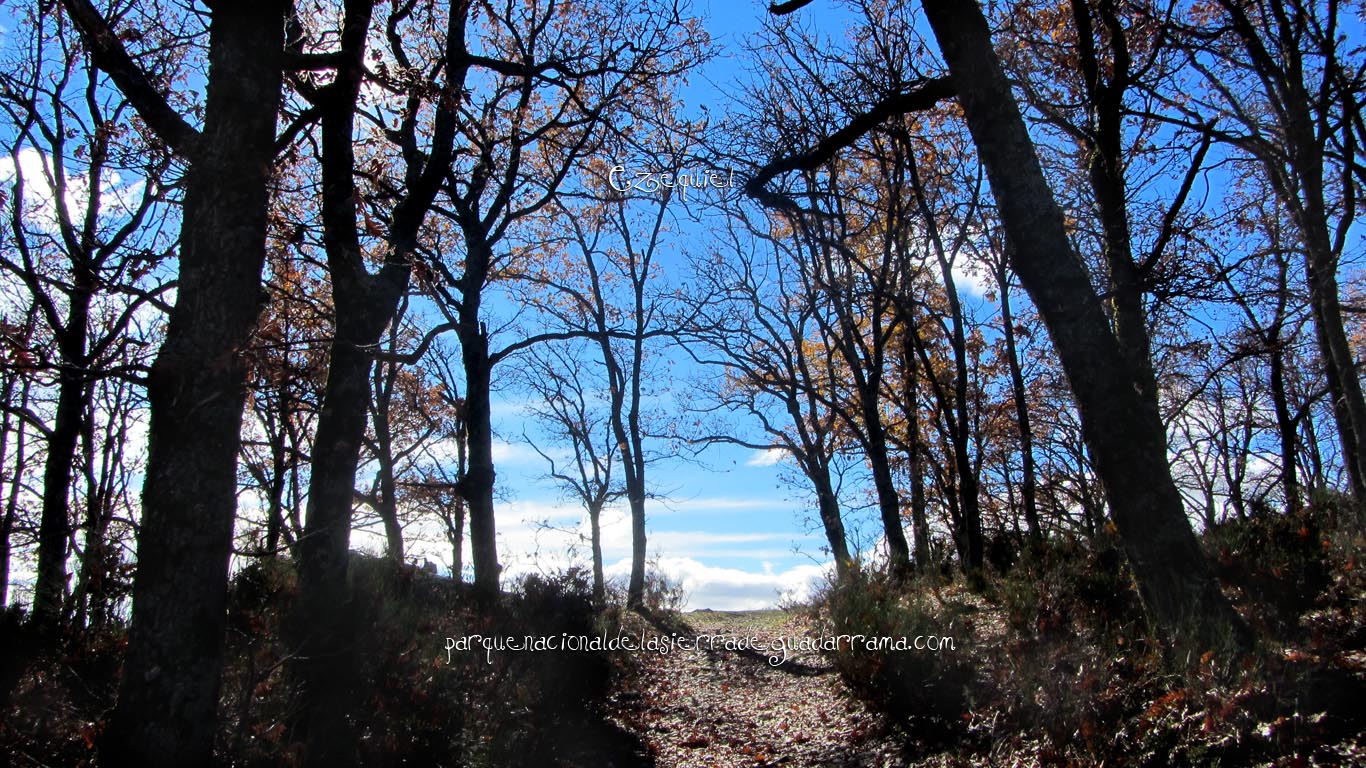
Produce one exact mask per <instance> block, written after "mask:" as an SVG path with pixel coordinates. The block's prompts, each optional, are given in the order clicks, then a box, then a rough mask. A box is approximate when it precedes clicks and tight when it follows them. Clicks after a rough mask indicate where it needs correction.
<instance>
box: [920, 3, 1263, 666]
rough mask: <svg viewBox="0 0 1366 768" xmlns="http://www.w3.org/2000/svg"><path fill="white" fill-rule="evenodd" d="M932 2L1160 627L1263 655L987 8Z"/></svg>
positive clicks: (1168, 633) (1028, 281)
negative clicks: (1203, 535) (1093, 277)
mask: <svg viewBox="0 0 1366 768" xmlns="http://www.w3.org/2000/svg"><path fill="white" fill-rule="evenodd" d="M923 5H924V8H925V11H926V16H927V17H928V19H929V22H930V25H931V27H932V28H933V30H934V33H935V37H936V38H937V39H938V41H939V45H940V48H941V49H942V51H943V55H944V58H945V61H946V62H947V63H948V65H949V71H950V73H951V75H952V78H953V82H954V84H955V86H956V87H957V91H958V99H959V103H960V104H961V106H962V109H963V113H964V117H965V119H966V121H967V124H968V128H969V130H970V131H971V133H972V136H973V139H974V142H975V143H976V146H977V150H978V153H979V155H980V157H981V159H982V163H983V164H984V165H985V167H986V170H987V175H988V178H989V179H990V182H991V187H992V190H993V192H994V194H995V197H996V201H997V205H998V206H999V208H1000V214H1001V220H1002V223H1003V225H1004V227H1005V231H1006V234H1007V236H1008V237H1009V238H1010V241H1011V245H1012V252H1011V263H1012V266H1013V267H1014V269H1015V272H1016V274H1018V275H1019V276H1020V280H1021V282H1022V283H1023V284H1024V286H1025V289H1026V290H1027V291H1028V292H1029V294H1030V296H1031V298H1033V300H1034V304H1035V306H1037V307H1038V308H1039V312H1040V314H1041V315H1042V317H1043V319H1044V322H1045V324H1046V325H1047V327H1048V330H1049V333H1050V335H1051V336H1052V339H1053V344H1054V347H1055V348H1056V349H1057V352H1058V356H1059V358H1060V360H1061V362H1062V366H1063V369H1064V371H1065V372H1066V374H1067V378H1068V381H1069V383H1070V384H1071V387H1072V391H1073V394H1074V396H1075V397H1076V401H1077V408H1078V412H1079V414H1080V416H1081V421H1082V431H1083V435H1084V436H1085V439H1086V444H1087V446H1088V447H1089V448H1090V451H1091V455H1092V458H1093V460H1094V463H1095V469H1096V473H1097V474H1098V475H1099V477H1100V478H1101V481H1102V483H1103V484H1104V485H1105V489H1106V491H1107V494H1108V496H1109V499H1110V506H1111V509H1112V511H1113V516H1114V521H1115V524H1116V526H1117V527H1118V529H1119V533H1120V537H1121V540H1122V542H1123V545H1124V549H1125V552H1126V554H1127V555H1128V558H1129V561H1130V563H1131V565H1132V566H1133V571H1134V576H1135V578H1136V580H1137V582H1138V588H1139V593H1140V595H1141V596H1142V599H1143V604H1144V607H1145V610H1146V613H1147V616H1148V620H1149V621H1150V622H1151V623H1152V625H1153V626H1154V628H1155V629H1156V630H1157V631H1158V632H1159V633H1160V634H1161V635H1162V637H1163V638H1164V639H1165V640H1166V641H1167V643H1168V648H1169V650H1170V651H1171V652H1172V654H1173V656H1172V658H1173V660H1175V661H1178V662H1180V661H1193V660H1194V659H1196V658H1198V657H1199V656H1200V655H1201V653H1203V652H1204V651H1206V650H1220V651H1223V650H1235V649H1236V650H1245V649H1247V648H1249V647H1251V642H1252V638H1251V634H1250V633H1249V631H1248V629H1247V627H1246V626H1245V625H1244V624H1243V622H1242V621H1241V619H1240V618H1239V617H1238V615H1237V614H1236V613H1235V612H1234V611H1233V609H1232V607H1231V606H1230V605H1229V603H1228V601H1227V599H1226V598H1225V597H1224V596H1223V594H1222V593H1221V592H1220V591H1219V586H1218V584H1217V583H1216V582H1215V581H1214V578H1213V576H1212V575H1211V573H1210V570H1209V567H1208V564H1207V563H1206V561H1205V559H1204V555H1203V553H1202V552H1201V550H1200V546H1199V543H1198V542H1197V541H1196V538H1195V534H1194V532H1193V531H1192V530H1191V526H1190V522H1189V521H1188V520H1187V519H1186V516H1185V510H1184V509H1183V508H1182V504H1181V495H1180V493H1179V492H1178V491H1177V488H1176V484H1175V483H1174V482H1173V481H1172V476H1171V469H1170V467H1169V465H1168V463H1167V443H1166V435H1165V433H1164V431H1163V426H1162V420H1161V416H1160V414H1159V413H1158V412H1157V410H1156V409H1155V408H1154V407H1153V403H1154V401H1155V398H1152V397H1149V396H1146V394H1147V393H1146V392H1145V391H1144V389H1145V387H1144V385H1145V384H1146V382H1147V380H1148V379H1147V377H1145V376H1143V375H1142V373H1141V371H1138V370H1135V369H1134V368H1133V366H1131V365H1130V364H1129V361H1128V358H1127V357H1126V355H1125V354H1124V351H1123V349H1122V347H1121V344H1120V342H1119V341H1118V340H1117V339H1116V338H1115V336H1114V335H1113V334H1112V333H1111V332H1110V329H1109V323H1108V321H1107V318H1106V316H1105V312H1104V311H1103V309H1102V307H1101V302H1100V299H1099V297H1098V296H1097V295H1096V293H1095V291H1094V289H1093V288H1092V287H1091V282H1090V276H1089V274H1088V273H1087V270H1086V267H1085V265H1084V264H1083V262H1082V260H1081V259H1080V257H1079V256H1078V255H1077V253H1076V252H1075V251H1074V250H1073V249H1072V246H1071V243H1070V241H1069V239H1068V236H1067V231H1066V228H1065V226H1064V223H1063V216H1062V211H1061V210H1060V209H1059V208H1058V206H1057V203H1056V201H1055V199H1054V197H1053V194H1052V190H1050V189H1049V187H1048V184H1047V182H1046V181H1045V179H1044V176H1043V172H1042V170H1041V168H1040V167H1039V161H1038V157H1037V155H1036V154H1035V150H1034V145H1033V143H1032V142H1031V140H1030V138H1029V134H1028V132H1027V130H1026V129H1025V124H1024V120H1023V118H1022V117H1021V115H1020V112H1019V108H1018V106H1017V105H1016V103H1015V99H1014V95H1013V94H1012V93H1011V90H1010V86H1009V83H1008V82H1007V81H1006V79H1005V76H1004V73H1003V72H1002V70H1001V65H1000V61H999V60H998V59H997V57H996V54H995V51H994V50H993V48H992V44H991V36H990V31H989V29H988V27H987V22H986V18H985V17H984V16H983V15H982V11H981V8H980V7H979V6H978V5H977V4H976V3H963V2H959V1H958V0H923Z"/></svg>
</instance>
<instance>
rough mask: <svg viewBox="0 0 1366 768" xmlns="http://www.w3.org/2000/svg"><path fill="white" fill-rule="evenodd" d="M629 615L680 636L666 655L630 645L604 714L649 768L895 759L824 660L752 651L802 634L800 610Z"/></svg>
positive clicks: (886, 736) (871, 715)
mask: <svg viewBox="0 0 1366 768" xmlns="http://www.w3.org/2000/svg"><path fill="white" fill-rule="evenodd" d="M632 620H633V622H634V621H636V620H638V621H639V622H640V624H639V625H636V626H628V629H630V630H632V631H633V632H635V633H636V634H639V633H640V632H642V631H644V632H646V633H650V634H653V635H654V636H656V637H661V638H669V637H673V636H677V637H680V638H687V639H688V642H684V643H679V644H677V645H674V646H673V647H672V648H670V649H669V651H668V652H658V651H655V652H650V651H638V652H636V654H635V656H634V661H635V663H636V665H637V668H636V669H635V670H634V673H633V674H632V675H630V676H629V677H630V678H631V680H630V682H629V683H628V684H624V685H623V686H621V689H619V690H617V691H616V692H615V693H614V694H613V696H612V699H611V701H612V710H613V711H612V713H611V714H612V717H613V719H614V720H616V721H617V722H618V723H620V724H621V725H622V726H623V727H625V728H626V729H628V730H629V731H631V732H633V733H635V734H636V735H637V736H638V737H639V738H640V739H641V740H642V741H643V742H644V743H645V745H646V747H647V749H648V750H649V751H650V753H651V756H652V757H653V758H654V760H655V765H656V766H658V768H711V767H712V766H715V768H740V767H742V766H743V768H754V767H755V766H780V765H781V766H823V767H826V766H828V767H830V768H836V767H838V768H844V766H851V767H852V766H898V765H902V764H903V759H902V758H901V751H900V747H899V743H898V741H897V740H896V739H894V738H893V737H892V736H891V734H890V733H889V730H888V728H887V726H886V723H885V720H884V718H883V716H882V715H879V714H877V713H875V712H872V711H870V710H869V709H868V707H866V706H865V705H864V704H863V703H862V702H860V701H858V700H856V699H855V698H854V697H852V696H850V695H849V694H848V691H847V689H846V687H845V685H844V683H843V682H842V681H841V679H840V677H839V675H838V674H837V673H836V672H835V669H834V668H833V667H832V666H831V665H830V662H829V661H828V660H826V659H825V658H823V657H822V656H821V655H820V654H818V653H811V652H805V653H802V652H789V653H788V655H787V659H786V661H784V662H782V663H780V664H778V665H776V666H775V665H773V664H770V663H769V658H768V654H769V653H772V652H773V651H760V650H756V648H764V649H774V648H776V647H777V645H778V642H779V640H780V639H786V640H788V641H789V643H790V641H791V640H794V639H796V638H801V637H803V636H805V635H806V634H807V632H808V629H807V626H806V619H804V618H803V617H802V616H801V615H800V614H795V613H789V612H784V611H778V610H769V611H739V612H723V611H694V612H691V613H686V614H673V615H669V616H667V617H664V618H660V619H656V620H654V621H652V622H649V624H650V626H648V627H647V626H645V624H646V622H645V620H643V619H638V617H634V616H632ZM699 635H701V636H706V637H708V638H715V639H712V640H711V641H710V648H696V647H691V646H693V645H694V644H695V643H693V642H692V639H693V638H696V637H697V636H699ZM718 636H724V638H725V639H720V638H719V637H718ZM703 645H707V643H706V642H704V643H703ZM684 646H688V647H684Z"/></svg>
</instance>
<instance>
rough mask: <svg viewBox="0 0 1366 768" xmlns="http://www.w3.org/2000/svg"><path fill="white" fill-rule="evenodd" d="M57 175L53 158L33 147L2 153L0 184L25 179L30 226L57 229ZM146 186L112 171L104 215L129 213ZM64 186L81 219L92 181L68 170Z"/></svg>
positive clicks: (71, 207) (107, 178)
mask: <svg viewBox="0 0 1366 768" xmlns="http://www.w3.org/2000/svg"><path fill="white" fill-rule="evenodd" d="M56 174H57V170H56V168H55V167H54V166H53V164H52V159H51V158H50V157H49V156H48V155H46V154H44V153H43V152H41V151H39V150H37V149H35V148H33V147H24V148H22V149H20V150H19V151H18V152H17V153H15V154H11V155H5V156H0V183H3V184H5V185H6V186H9V185H12V184H14V183H15V182H16V181H19V180H21V179H22V181H23V184H24V193H23V204H24V209H25V214H26V215H25V218H26V220H27V221H28V223H29V225H30V226H35V227H39V228H42V229H44V230H47V231H56V229H57V228H58V224H57V221H58V219H57V202H56V196H57V191H56V190H55V189H54V185H55V184H56V178H57V177H56ZM143 186H144V182H143V181H140V180H133V181H129V180H127V179H124V178H123V176H122V174H120V173H119V172H118V171H109V172H108V173H107V175H106V176H105V177H104V179H103V185H102V190H103V191H102V192H101V197H100V214H101V218H102V219H104V218H110V217H119V216H123V215H125V214H127V213H129V212H130V211H131V210H132V209H133V207H134V206H135V205H137V203H138V201H139V200H140V199H141V197H142V190H143ZM65 187H66V190H65V192H66V195H65V201H66V205H67V209H68V211H69V213H70V215H71V216H72V217H74V218H77V219H79V218H80V217H81V215H82V211H83V210H84V208H85V204H86V201H87V199H88V195H89V193H90V181H89V179H88V177H87V176H86V175H82V174H75V173H70V172H69V169H68V171H67V173H66V180H65Z"/></svg>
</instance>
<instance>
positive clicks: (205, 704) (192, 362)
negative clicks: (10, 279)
mask: <svg viewBox="0 0 1366 768" xmlns="http://www.w3.org/2000/svg"><path fill="white" fill-rule="evenodd" d="M77 5H83V6H84V7H83V8H76V10H74V11H73V15H77V13H86V12H93V9H91V8H90V7H89V4H88V3H84V4H78V3H73V2H68V3H67V7H68V10H71V9H72V8H73V6H77ZM286 5H287V4H286V3H285V2H284V1H283V0H253V1H244V2H236V3H227V2H222V1H221V0H220V1H219V2H214V3H211V4H210V6H211V11H212V18H211V21H210V26H209V71H208V96H207V104H206V109H205V116H204V129H203V133H202V134H200V135H198V136H197V140H196V141H193V142H192V143H188V144H187V143H186V142H185V140H184V136H180V137H178V138H177V137H174V136H173V137H172V138H171V139H170V141H171V142H172V143H173V145H177V146H179V147H180V148H181V149H182V150H189V151H190V157H189V161H190V164H189V170H188V172H187V174H186V180H185V185H186V191H185V201H184V209H183V210H184V214H183V220H182V222H183V223H182V227H181V232H182V235H181V237H182V245H181V253H180V281H179V286H178V296H177V300H176V304H175V307H174V309H173V310H172V311H171V314H170V322H169V325H168V327H167V331H166V340H165V342H164V343H163V344H162V347H161V350H160V352H159V353H158V355H157V358H156V361H155V363H154V364H153V365H152V370H151V372H150V373H149V375H148V385H147V393H148V402H149V404H150V409H151V423H150V427H149V438H148V456H147V477H146V480H145V483H144V485H143V509H142V528H141V530H140V532H139V536H138V570H137V576H136V578H135V580H134V584H133V615H132V626H131V628H130V631H129V642H128V653H127V657H126V659H125V662H124V669H123V677H122V681H121V683H120V686H119V698H118V705H117V706H116V708H115V710H114V713H113V717H112V719H111V722H110V724H109V729H108V731H107V732H106V738H105V740H104V742H103V744H102V748H101V753H100V758H101V762H102V763H105V764H109V765H144V766H187V765H207V764H208V763H209V762H210V758H211V754H212V747H213V738H214V733H215V731H216V725H217V722H218V721H217V717H216V710H217V705H218V688H219V675H220V673H221V671H222V666H223V643H224V630H225V620H226V600H227V581H228V558H229V555H230V553H231V545H232V529H233V520H234V514H235V511H236V506H237V496H236V491H237V472H236V468H237V455H238V450H239V447H240V430H241V422H242V409H243V406H244V404H245V399H246V369H247V366H246V361H245V360H244V358H243V354H242V353H243V349H244V347H245V346H246V345H247V343H248V339H249V337H250V334H251V331H252V328H253V327H254V326H255V323H256V319H257V316H258V314H259V312H260V308H261V295H260V282H261V271H262V267H263V266H264V263H265V236H266V210H267V206H268V203H269V198H270V180H271V173H272V162H273V159H274V155H275V120H276V114H277V112H278V107H279V103H280V86H281V79H282V63H283V61H282V58H283V56H282V54H283V44H284V17H285V8H286ZM82 34H83V36H84V37H85V38H86V39H87V41H90V40H92V39H93V38H95V37H96V36H97V35H98V34H99V32H98V31H91V29H90V27H88V26H83V27H82ZM102 44H103V45H107V44H108V41H107V40H104V41H100V40H96V42H95V43H94V44H93V45H92V47H97V46H99V45H102ZM99 61H100V59H99V58H97V63H98V62H99ZM101 66H102V67H104V66H105V64H101ZM115 81H116V82H118V83H119V85H120V88H121V89H125V92H127V88H128V86H126V85H125V84H124V83H123V82H120V81H119V78H117V77H116V78H115ZM162 105H163V106H164V102H163V103H162ZM139 109H140V111H144V110H143V109H142V107H140V108H139ZM167 109H169V107H167ZM150 112H151V113H152V114H153V115H155V114H156V110H155V109H153V110H151V111H150ZM164 117H165V116H164V115H162V118H164ZM153 120H154V122H155V123H158V124H159V123H161V122H164V120H163V119H158V118H155V117H154V118H153ZM185 129H186V130H188V128H187V127H186V128H185Z"/></svg>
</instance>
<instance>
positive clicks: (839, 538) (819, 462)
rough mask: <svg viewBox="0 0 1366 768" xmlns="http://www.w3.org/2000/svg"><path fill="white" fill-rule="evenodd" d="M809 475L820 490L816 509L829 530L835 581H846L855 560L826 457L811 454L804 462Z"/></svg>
mask: <svg viewBox="0 0 1366 768" xmlns="http://www.w3.org/2000/svg"><path fill="white" fill-rule="evenodd" d="M800 463H801V464H802V467H803V469H804V470H805V473H806V476H807V478H808V479H810V480H811V484H812V485H813V486H815V490H816V510H817V513H818V514H819V515H820V518H821V527H822V528H824V529H825V540H826V542H827V543H829V545H830V556H831V557H832V558H833V559H834V561H835V578H836V579H837V580H839V581H843V580H844V578H845V577H846V576H848V575H849V568H850V566H851V565H853V562H854V561H853V559H852V558H851V557H850V556H849V543H848V537H847V536H846V535H845V532H844V520H843V519H842V518H841V516H840V504H839V498H838V497H837V496H836V495H835V485H834V483H833V482H831V480H830V465H829V464H828V463H827V462H826V461H824V460H823V458H822V457H819V456H815V455H809V456H807V457H806V458H805V460H803V461H801V462H800Z"/></svg>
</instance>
